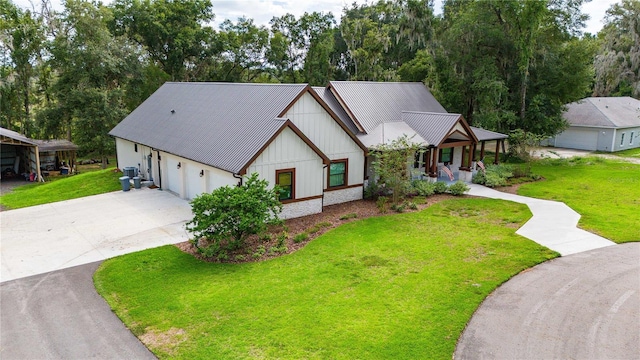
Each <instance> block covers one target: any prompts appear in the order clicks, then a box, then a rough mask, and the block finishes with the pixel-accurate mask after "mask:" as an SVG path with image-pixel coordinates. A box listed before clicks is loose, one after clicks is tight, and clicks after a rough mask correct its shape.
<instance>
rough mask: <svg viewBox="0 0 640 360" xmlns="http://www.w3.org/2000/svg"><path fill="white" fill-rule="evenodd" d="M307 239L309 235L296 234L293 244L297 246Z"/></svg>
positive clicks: (304, 233) (303, 233)
mask: <svg viewBox="0 0 640 360" xmlns="http://www.w3.org/2000/svg"><path fill="white" fill-rule="evenodd" d="M307 239H309V234H307V233H306V232H301V233H300V234H297V235H296V236H294V237H293V242H294V243H296V244H298V243H301V242H303V241H305V240H307Z"/></svg>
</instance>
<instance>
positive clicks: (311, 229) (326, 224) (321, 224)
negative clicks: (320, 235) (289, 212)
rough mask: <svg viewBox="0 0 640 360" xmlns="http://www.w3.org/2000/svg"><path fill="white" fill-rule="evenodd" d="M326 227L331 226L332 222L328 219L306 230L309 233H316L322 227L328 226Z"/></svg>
mask: <svg viewBox="0 0 640 360" xmlns="http://www.w3.org/2000/svg"><path fill="white" fill-rule="evenodd" d="M326 227H331V223H330V222H328V221H323V222H321V223H317V224H315V225H313V226H312V227H310V228H308V229H307V231H306V232H307V233H309V234H315V233H317V232H318V231H320V230H321V229H322V228H326Z"/></svg>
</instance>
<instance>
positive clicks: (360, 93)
mask: <svg viewBox="0 0 640 360" xmlns="http://www.w3.org/2000/svg"><path fill="white" fill-rule="evenodd" d="M329 88H330V90H331V91H332V92H333V95H334V96H336V98H337V99H338V100H339V101H341V102H342V103H343V104H344V105H345V107H346V109H345V111H346V113H347V114H349V115H350V118H351V119H352V120H353V121H354V122H355V125H356V126H358V124H359V125H360V126H361V127H362V130H363V131H364V132H370V131H372V130H373V129H375V128H376V127H377V126H379V125H380V124H382V123H389V122H395V121H400V120H401V119H402V112H403V111H421V112H435V113H446V112H447V111H446V110H445V109H444V108H443V107H442V105H440V103H439V102H438V101H437V100H436V99H435V98H434V97H433V95H431V93H430V92H429V90H427V88H426V87H425V86H424V84H422V83H419V82H417V83H406V82H405V83H398V82H371V81H331V82H330V83H329Z"/></svg>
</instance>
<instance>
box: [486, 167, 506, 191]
mask: <svg viewBox="0 0 640 360" xmlns="http://www.w3.org/2000/svg"><path fill="white" fill-rule="evenodd" d="M484 185H485V186H488V187H491V188H494V187H499V186H506V185H507V178H504V177H502V176H500V174H498V173H495V172H488V171H487V175H486V181H485V184H484Z"/></svg>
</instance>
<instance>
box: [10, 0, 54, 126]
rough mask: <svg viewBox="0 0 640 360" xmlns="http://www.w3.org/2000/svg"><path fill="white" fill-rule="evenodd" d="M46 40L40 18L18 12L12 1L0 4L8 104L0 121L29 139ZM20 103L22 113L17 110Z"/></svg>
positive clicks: (27, 11) (26, 12)
mask: <svg viewBox="0 0 640 360" xmlns="http://www.w3.org/2000/svg"><path fill="white" fill-rule="evenodd" d="M44 40H45V38H44V28H43V26H42V21H41V19H40V18H39V17H38V16H37V15H35V14H33V13H32V12H31V11H29V10H22V9H20V8H18V7H17V6H16V5H15V4H13V2H11V1H8V0H0V47H2V53H3V64H0V66H2V67H3V71H2V72H3V77H2V88H3V93H6V95H7V96H8V100H9V101H7V103H6V104H5V105H4V106H2V107H3V114H2V116H1V117H0V119H1V120H2V124H3V126H5V127H7V128H14V129H15V130H18V131H20V132H22V133H24V134H26V135H30V133H31V132H32V126H33V124H32V120H33V119H32V112H31V108H32V106H33V104H32V103H33V100H34V99H33V98H34V87H35V79H36V78H37V69H36V67H37V62H38V60H39V58H40V54H41V52H42V51H43V43H44ZM3 95H4V94H3ZM18 103H19V104H20V108H19V109H18V108H15V107H14V105H17V104H18ZM5 111H6V112H5Z"/></svg>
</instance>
